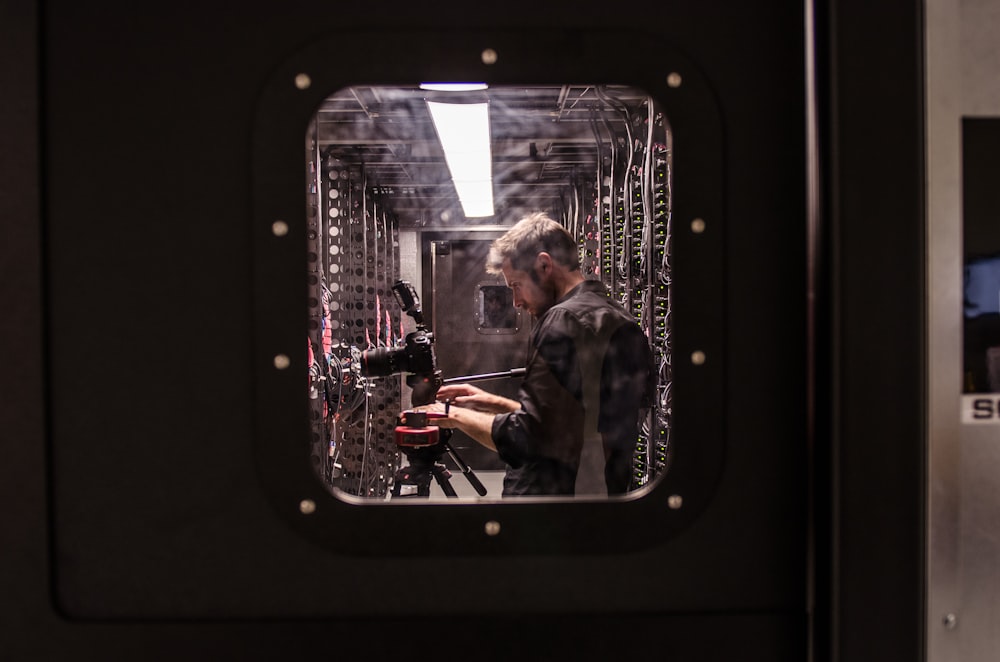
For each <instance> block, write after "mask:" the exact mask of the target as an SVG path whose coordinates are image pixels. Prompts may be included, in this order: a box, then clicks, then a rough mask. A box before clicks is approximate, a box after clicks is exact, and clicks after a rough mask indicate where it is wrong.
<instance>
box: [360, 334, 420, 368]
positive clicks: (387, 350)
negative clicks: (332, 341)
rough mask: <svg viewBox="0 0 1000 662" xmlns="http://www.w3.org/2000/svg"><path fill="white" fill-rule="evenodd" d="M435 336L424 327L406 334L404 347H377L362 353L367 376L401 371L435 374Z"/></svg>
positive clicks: (362, 363) (362, 366)
mask: <svg viewBox="0 0 1000 662" xmlns="http://www.w3.org/2000/svg"><path fill="white" fill-rule="evenodd" d="M435 369H436V367H435V357H434V336H433V334H431V333H428V332H427V331H425V330H423V329H418V330H417V331H414V332H413V333H409V334H407V335H406V338H405V339H404V341H403V346H402V347H376V348H375V349H369V350H365V351H363V352H362V353H361V372H362V373H363V374H364V375H365V376H366V377H386V376H388V375H395V374H399V373H401V372H409V373H414V374H418V375H430V374H434V371H435Z"/></svg>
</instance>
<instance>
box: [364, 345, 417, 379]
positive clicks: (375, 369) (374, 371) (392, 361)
mask: <svg viewBox="0 0 1000 662" xmlns="http://www.w3.org/2000/svg"><path fill="white" fill-rule="evenodd" d="M406 363H407V362H406V351H405V348H403V347H376V348H375V349H367V350H365V351H363V352H361V372H362V374H364V375H365V376H366V377H386V376H388V375H394V374H396V373H399V372H405V371H406V370H407V367H408V366H407V364H406Z"/></svg>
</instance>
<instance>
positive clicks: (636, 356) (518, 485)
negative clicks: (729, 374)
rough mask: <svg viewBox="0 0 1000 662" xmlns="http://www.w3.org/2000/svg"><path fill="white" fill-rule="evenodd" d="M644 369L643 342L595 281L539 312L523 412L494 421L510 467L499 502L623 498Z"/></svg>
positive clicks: (648, 387) (646, 395) (643, 393)
mask: <svg viewBox="0 0 1000 662" xmlns="http://www.w3.org/2000/svg"><path fill="white" fill-rule="evenodd" d="M651 366H652V361H651V358H650V351H649V344H648V341H647V339H646V336H645V335H644V334H643V333H642V330H641V329H640V328H639V326H638V324H637V323H636V320H635V318H634V317H632V316H631V315H630V314H629V313H628V312H626V311H625V310H624V309H623V308H622V307H621V305H619V304H618V303H617V302H615V301H613V300H612V299H610V298H609V297H608V296H607V290H606V288H605V287H604V285H603V284H602V283H601V282H600V281H593V280H587V281H584V282H583V283H580V284H579V285H577V286H576V287H574V288H573V289H572V290H570V292H568V293H567V294H566V296H565V297H563V298H562V299H560V300H559V301H558V302H557V303H556V304H555V305H554V306H552V307H551V308H550V309H549V310H547V311H546V312H545V313H543V314H542V315H541V316H540V317H539V318H538V319H537V320H536V324H535V326H534V328H533V329H532V332H531V340H530V347H529V356H528V360H527V363H526V368H527V369H526V372H525V375H524V381H523V382H522V385H521V389H520V392H519V394H518V398H519V400H520V403H521V409H520V410H519V411H516V412H513V413H509V414H501V415H498V416H497V417H495V418H494V420H493V429H492V435H493V441H494V443H495V444H496V447H497V452H498V453H499V455H500V458H501V459H502V460H503V461H504V462H506V463H507V465H508V470H507V475H506V476H505V478H504V490H503V494H504V496H515V495H518V496H521V495H542V494H558V495H574V494H576V495H597V494H612V495H613V494H622V493H624V492H626V491H627V490H628V486H629V480H630V478H631V469H632V455H633V453H634V450H635V445H636V440H637V439H638V435H639V415H640V411H641V410H642V409H644V408H646V407H648V406H649V400H650V398H651V395H652V367H651Z"/></svg>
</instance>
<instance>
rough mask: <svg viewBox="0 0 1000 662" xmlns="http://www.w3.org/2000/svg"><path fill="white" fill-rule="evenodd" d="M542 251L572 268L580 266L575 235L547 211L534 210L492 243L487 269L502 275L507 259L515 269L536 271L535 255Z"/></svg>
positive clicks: (572, 269)
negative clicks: (533, 268) (534, 269)
mask: <svg viewBox="0 0 1000 662" xmlns="http://www.w3.org/2000/svg"><path fill="white" fill-rule="evenodd" d="M543 251H544V252H546V253H548V254H549V255H551V256H552V259H553V260H555V261H556V262H558V263H559V264H561V265H563V266H564V267H567V268H569V270H570V271H575V270H577V269H579V268H580V253H579V250H578V249H577V246H576V241H575V240H574V239H573V237H572V235H570V233H569V232H567V231H566V228H564V227H563V226H562V225H560V224H559V223H557V222H556V221H553V220H552V219H551V218H550V217H549V216H548V214H546V213H545V212H535V213H533V214H528V215H527V216H525V217H524V218H522V219H521V220H520V221H518V222H517V223H515V224H514V226H513V227H512V228H511V229H510V230H507V232H506V233H504V235H503V236H502V237H500V238H499V239H497V240H496V241H494V242H493V244H492V245H491V246H490V254H489V256H488V257H487V258H486V271H488V272H489V273H491V274H499V273H501V268H502V267H503V263H504V261H505V260H510V265H511V266H512V267H513V268H514V269H517V270H518V271H527V272H528V273H533V271H532V269H531V267H532V266H533V265H534V263H535V258H536V257H538V254H539V253H541V252H543Z"/></svg>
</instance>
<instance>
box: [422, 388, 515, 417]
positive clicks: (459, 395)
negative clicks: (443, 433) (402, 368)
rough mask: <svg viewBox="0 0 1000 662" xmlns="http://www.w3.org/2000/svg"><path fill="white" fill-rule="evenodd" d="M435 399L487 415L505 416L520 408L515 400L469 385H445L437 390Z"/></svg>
mask: <svg viewBox="0 0 1000 662" xmlns="http://www.w3.org/2000/svg"><path fill="white" fill-rule="evenodd" d="M437 399H438V400H439V401H441V402H444V401H447V402H452V403H454V404H456V405H459V406H461V407H466V408H467V409H472V410H474V411H481V412H486V413H488V414H506V413H508V412H512V411H517V410H518V409H520V408H521V405H520V403H519V402H517V401H516V400H511V399H510V398H505V397H503V396H499V395H495V394H493V393H488V392H486V391H484V390H483V389H481V388H478V387H476V386H472V385H471V384H446V385H444V386H442V387H441V388H439V389H438V392H437ZM442 411H443V410H442Z"/></svg>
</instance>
